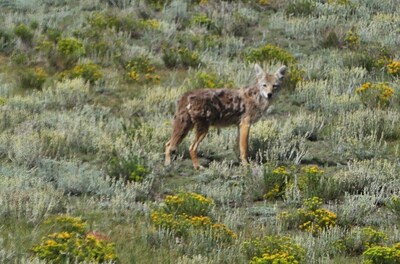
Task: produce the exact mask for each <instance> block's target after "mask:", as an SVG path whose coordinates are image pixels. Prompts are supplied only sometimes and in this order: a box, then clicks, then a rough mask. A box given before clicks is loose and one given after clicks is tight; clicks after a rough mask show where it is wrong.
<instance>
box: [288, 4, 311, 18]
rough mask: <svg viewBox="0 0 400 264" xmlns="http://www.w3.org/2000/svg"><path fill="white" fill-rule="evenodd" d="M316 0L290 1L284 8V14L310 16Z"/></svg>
mask: <svg viewBox="0 0 400 264" xmlns="http://www.w3.org/2000/svg"><path fill="white" fill-rule="evenodd" d="M315 3H316V1H312V0H296V1H293V2H290V3H289V4H288V5H287V6H286V8H285V14H286V16H288V17H290V16H310V15H312V14H313V13H314V11H315V10H316V8H317V6H316V4H315Z"/></svg>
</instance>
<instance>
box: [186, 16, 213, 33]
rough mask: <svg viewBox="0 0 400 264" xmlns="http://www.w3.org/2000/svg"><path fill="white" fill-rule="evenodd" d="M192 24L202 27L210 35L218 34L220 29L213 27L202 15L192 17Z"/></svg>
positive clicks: (209, 20) (211, 22)
mask: <svg viewBox="0 0 400 264" xmlns="http://www.w3.org/2000/svg"><path fill="white" fill-rule="evenodd" d="M192 24H194V25H198V26H201V27H204V28H206V29H207V30H208V31H211V32H212V33H220V32H219V31H220V29H219V28H218V27H217V26H216V25H215V23H214V21H213V20H212V19H211V18H209V17H207V16H206V15H203V14H200V15H196V16H194V17H193V18H192Z"/></svg>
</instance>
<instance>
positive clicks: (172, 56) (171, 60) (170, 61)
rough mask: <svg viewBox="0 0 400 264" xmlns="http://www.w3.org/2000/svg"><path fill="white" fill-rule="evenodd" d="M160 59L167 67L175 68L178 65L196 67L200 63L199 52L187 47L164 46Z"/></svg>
mask: <svg viewBox="0 0 400 264" xmlns="http://www.w3.org/2000/svg"><path fill="white" fill-rule="evenodd" d="M162 59H163V61H164V64H165V66H166V67H168V68H175V67H177V66H179V65H182V66H183V67H186V68H187V67H194V68H196V67H198V66H199V65H201V61H200V56H199V54H198V53H197V52H195V51H191V50H189V49H187V48H165V49H164V50H163V56H162Z"/></svg>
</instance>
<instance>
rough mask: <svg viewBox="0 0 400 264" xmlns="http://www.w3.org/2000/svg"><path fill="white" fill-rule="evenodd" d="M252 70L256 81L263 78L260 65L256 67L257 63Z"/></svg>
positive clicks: (263, 73)
mask: <svg viewBox="0 0 400 264" xmlns="http://www.w3.org/2000/svg"><path fill="white" fill-rule="evenodd" d="M254 70H255V71H256V76H257V79H261V78H263V77H264V75H265V72H264V70H263V69H262V68H261V67H260V65H258V63H256V64H255V65H254Z"/></svg>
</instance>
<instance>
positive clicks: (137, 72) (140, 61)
mask: <svg viewBox="0 0 400 264" xmlns="http://www.w3.org/2000/svg"><path fill="white" fill-rule="evenodd" d="M126 70H127V71H128V74H127V75H128V78H129V80H131V81H134V82H140V83H152V82H153V83H158V82H159V81H160V76H159V75H157V74H155V67H154V66H153V65H152V64H151V62H150V59H149V58H148V57H147V56H144V55H142V56H137V57H135V58H132V59H131V60H129V61H128V63H127V64H126Z"/></svg>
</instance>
